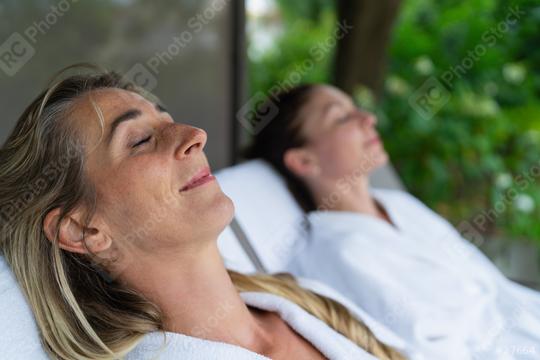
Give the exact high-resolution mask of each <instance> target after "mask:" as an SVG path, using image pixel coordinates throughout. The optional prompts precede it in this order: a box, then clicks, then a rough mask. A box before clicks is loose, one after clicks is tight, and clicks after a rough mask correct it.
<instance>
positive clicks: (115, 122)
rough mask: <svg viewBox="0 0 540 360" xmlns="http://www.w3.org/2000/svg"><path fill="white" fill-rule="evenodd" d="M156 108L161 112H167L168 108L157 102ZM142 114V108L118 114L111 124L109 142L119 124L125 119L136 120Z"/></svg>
mask: <svg viewBox="0 0 540 360" xmlns="http://www.w3.org/2000/svg"><path fill="white" fill-rule="evenodd" d="M154 107H155V109H156V110H157V111H159V112H160V113H164V112H167V110H166V109H165V108H164V107H163V106H162V105H161V104H157V103H156V104H155V105H154ZM141 115H142V112H141V110H139V109H129V110H127V111H125V112H124V113H122V114H120V115H118V116H117V117H116V118H115V119H114V120H113V121H112V122H111V125H110V130H109V134H108V135H107V144H110V143H111V141H112V139H113V137H114V134H115V132H116V129H117V128H118V126H119V125H120V124H121V123H123V122H125V121H129V120H135V119H136V118H138V117H139V116H141Z"/></svg>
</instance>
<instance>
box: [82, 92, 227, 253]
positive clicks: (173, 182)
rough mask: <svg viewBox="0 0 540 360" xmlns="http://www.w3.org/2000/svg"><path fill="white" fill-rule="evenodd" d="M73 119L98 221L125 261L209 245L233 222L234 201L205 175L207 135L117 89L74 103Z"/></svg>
mask: <svg viewBox="0 0 540 360" xmlns="http://www.w3.org/2000/svg"><path fill="white" fill-rule="evenodd" d="M92 102H93V103H94V104H95V105H96V106H94V105H92ZM96 107H97V108H98V109H99V110H100V111H101V112H102V114H103V122H104V123H103V124H102V125H103V126H101V125H100V121H99V119H98V117H97V115H96ZM72 118H73V119H75V122H76V126H77V127H78V129H79V130H80V131H81V132H82V133H83V137H84V143H85V148H86V151H87V152H88V153H87V159H86V160H87V162H86V165H85V170H86V173H87V176H88V177H89V179H90V180H91V181H92V183H93V184H94V185H95V187H96V190H97V212H96V215H95V218H96V219H97V220H96V223H99V224H102V225H101V229H100V231H103V232H104V235H106V236H107V237H108V238H109V239H110V240H111V241H112V243H113V245H115V249H116V250H117V251H119V252H120V254H119V255H121V256H122V257H123V259H125V260H126V261H133V260H136V259H137V258H138V257H140V256H153V255H156V256H163V255H171V256H172V255H173V254H175V253H176V252H179V251H185V249H186V248H190V249H191V248H194V247H197V246H205V245H206V244H202V243H203V242H204V240H205V239H213V240H215V239H216V238H217V235H218V234H219V233H220V232H221V231H222V230H223V228H224V227H225V226H226V225H227V224H228V223H229V221H230V220H231V218H232V215H233V211H234V209H233V205H232V202H231V201H230V199H229V198H228V197H226V196H225V195H224V194H223V192H222V191H221V189H220V187H219V185H218V184H217V182H216V181H215V179H214V178H213V176H212V175H211V174H210V175H209V172H208V171H209V169H208V161H207V159H206V156H205V154H204V152H203V149H204V146H205V143H206V133H205V132H204V131H203V130H201V129H198V128H194V127H191V126H187V125H183V124H179V123H175V122H174V121H173V119H172V118H171V116H170V115H169V114H168V113H167V112H166V111H165V110H164V109H163V108H162V107H160V106H159V105H157V104H154V103H151V102H149V101H148V100H146V99H144V98H143V97H141V96H140V95H138V94H135V93H133V92H129V91H125V90H120V89H104V90H98V91H93V92H91V93H90V94H89V96H85V97H84V98H81V99H79V100H77V103H76V106H75V112H74V113H73V116H72Z"/></svg>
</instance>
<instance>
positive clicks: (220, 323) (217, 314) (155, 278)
mask: <svg viewBox="0 0 540 360" xmlns="http://www.w3.org/2000/svg"><path fill="white" fill-rule="evenodd" d="M139 260H140V261H139ZM122 277H123V279H124V280H125V281H126V282H127V283H129V284H130V285H131V287H134V288H135V289H136V290H138V291H139V292H141V293H142V294H144V295H145V296H146V297H147V298H148V299H149V300H150V301H152V302H154V303H155V304H156V305H157V306H158V307H159V308H160V309H161V311H162V312H163V314H164V324H163V326H164V330H166V331H170V332H176V333H181V334H185V335H189V336H194V337H198V338H203V339H207V340H213V341H220V342H226V343H230V344H234V345H238V346H241V347H244V348H247V349H251V350H253V351H256V352H258V351H259V349H260V348H261V347H263V346H265V345H266V344H262V343H261V339H267V338H268V337H267V336H266V334H264V330H263V329H262V327H261V326H260V323H259V322H258V321H257V318H256V316H255V315H254V314H255V312H254V313H252V312H251V311H250V310H249V308H248V307H247V306H246V304H245V303H244V301H243V300H242V298H241V297H240V295H239V293H238V291H237V290H236V289H235V287H234V284H233V283H232V281H231V278H230V277H229V274H228V272H227V270H226V269H225V266H224V264H223V261H222V259H221V256H220V254H219V251H218V249H217V246H216V242H215V241H214V242H211V244H209V245H208V246H205V247H203V248H202V249H198V250H197V251H195V250H193V249H192V250H187V251H182V252H181V255H179V254H178V253H175V254H174V256H170V257H169V258H167V257H165V256H163V257H161V258H159V257H155V258H152V259H149V258H145V257H143V258H142V259H137V261H136V264H133V265H130V268H129V269H128V270H126V271H125V272H124V274H123V275H122Z"/></svg>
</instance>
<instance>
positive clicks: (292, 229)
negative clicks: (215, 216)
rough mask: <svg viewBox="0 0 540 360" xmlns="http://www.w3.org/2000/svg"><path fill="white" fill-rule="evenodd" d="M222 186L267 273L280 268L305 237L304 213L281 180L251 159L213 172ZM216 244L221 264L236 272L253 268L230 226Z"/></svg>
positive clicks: (272, 171) (284, 265)
mask: <svg viewBox="0 0 540 360" xmlns="http://www.w3.org/2000/svg"><path fill="white" fill-rule="evenodd" d="M216 177H217V179H218V181H219V184H220V185H221V188H222V189H223V192H224V193H225V194H227V195H228V196H229V197H230V198H231V199H232V200H233V202H234V206H235V209H236V211H235V217H236V219H237V221H238V223H239V224H240V226H241V227H242V229H243V230H244V232H245V233H246V235H247V237H248V239H249V240H250V242H251V245H252V246H253V247H254V250H255V251H256V253H257V254H258V255H259V257H260V258H261V260H262V263H263V265H264V266H265V268H266V269H267V270H268V271H269V272H270V273H272V272H279V271H282V270H283V269H284V268H285V267H286V265H287V264H288V261H289V259H291V257H292V256H294V255H295V253H296V251H297V245H298V242H299V241H302V240H304V239H305V237H304V236H303V235H304V229H303V227H302V222H303V219H304V213H303V211H302V209H301V208H300V207H299V206H298V204H297V203H296V201H295V200H294V198H293V197H292V195H291V194H290V192H289V191H288V189H287V186H286V184H285V182H284V180H283V179H282V178H281V177H280V176H279V175H278V174H277V172H276V171H275V170H274V169H273V168H272V167H271V166H270V165H268V164H267V163H266V162H264V161H262V160H252V161H248V162H245V163H243V164H240V165H236V166H233V167H230V168H226V169H223V170H221V171H219V172H217V173H216ZM218 245H219V248H220V251H221V254H222V255H223V257H224V259H225V265H226V266H227V267H228V268H230V269H233V270H237V271H240V272H253V271H254V270H255V268H254V267H253V266H252V265H250V264H251V262H250V261H249V258H248V257H247V255H246V253H245V252H244V251H243V250H242V248H241V247H240V245H239V244H238V240H237V239H236V236H234V233H233V232H232V231H230V229H228V230H226V231H224V232H223V233H222V234H221V235H220V237H219V240H218Z"/></svg>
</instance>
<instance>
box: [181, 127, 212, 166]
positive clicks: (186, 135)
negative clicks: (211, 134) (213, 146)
mask: <svg viewBox="0 0 540 360" xmlns="http://www.w3.org/2000/svg"><path fill="white" fill-rule="evenodd" d="M180 126H182V127H183V129H182V130H181V135H180V136H179V142H178V143H177V147H176V149H175V152H174V156H175V158H176V159H178V160H181V159H183V158H186V157H188V156H191V155H194V154H197V153H199V152H202V150H203V149H204V146H205V145H206V139H207V135H206V131H204V130H203V129H199V128H196V127H193V126H188V125H180Z"/></svg>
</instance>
